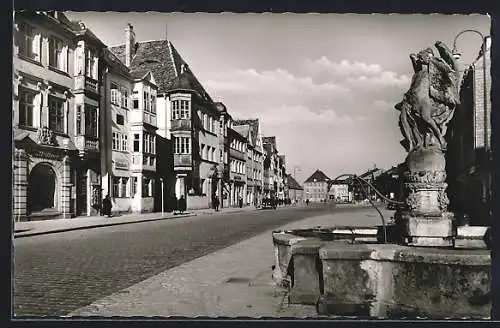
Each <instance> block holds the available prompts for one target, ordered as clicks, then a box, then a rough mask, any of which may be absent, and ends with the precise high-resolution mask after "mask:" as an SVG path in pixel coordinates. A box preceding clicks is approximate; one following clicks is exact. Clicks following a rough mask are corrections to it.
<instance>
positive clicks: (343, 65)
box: [306, 56, 382, 77]
mask: <svg viewBox="0 0 500 328" xmlns="http://www.w3.org/2000/svg"><path fill="white" fill-rule="evenodd" d="M306 66H307V67H308V68H309V69H310V70H311V71H313V72H316V73H317V72H320V71H326V72H329V73H330V74H332V75H335V76H342V77H347V76H352V75H355V76H356V75H368V76H372V75H379V74H380V73H382V67H380V65H378V64H366V63H362V62H355V63H352V64H351V63H350V62H349V61H348V60H345V59H344V60H342V61H341V62H340V63H335V62H332V61H330V59H328V58H327V57H325V56H322V57H321V58H320V59H317V60H314V61H313V60H310V59H307V61H306Z"/></svg>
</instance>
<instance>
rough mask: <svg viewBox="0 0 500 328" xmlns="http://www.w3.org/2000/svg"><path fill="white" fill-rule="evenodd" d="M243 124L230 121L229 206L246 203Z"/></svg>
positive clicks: (245, 142)
mask: <svg viewBox="0 0 500 328" xmlns="http://www.w3.org/2000/svg"><path fill="white" fill-rule="evenodd" d="M241 131H242V128H241V126H235V125H234V123H233V121H232V120H229V121H228V138H229V182H230V197H229V206H240V205H242V204H245V199H246V182H247V171H246V170H247V142H248V141H247V138H246V137H245V136H243V135H241V134H240V132H241Z"/></svg>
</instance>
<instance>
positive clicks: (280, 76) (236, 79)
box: [204, 69, 350, 97]
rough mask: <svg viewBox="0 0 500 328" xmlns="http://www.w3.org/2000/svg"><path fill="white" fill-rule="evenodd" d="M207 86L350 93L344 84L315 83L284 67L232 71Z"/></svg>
mask: <svg viewBox="0 0 500 328" xmlns="http://www.w3.org/2000/svg"><path fill="white" fill-rule="evenodd" d="M204 85H205V86H206V87H207V88H208V89H209V90H213V91H215V92H217V93H223V92H232V93H252V94H254V95H255V96H259V95H276V96H279V95H282V96H322V95H328V96H329V97H332V96H337V97H342V96H343V95H345V94H347V93H349V92H350V90H349V89H348V88H346V87H345V86H342V85H338V84H335V83H331V82H328V83H315V82H313V80H312V78H311V77H296V76H294V75H293V74H291V73H290V72H288V71H287V70H284V69H276V70H272V71H257V70H255V69H246V70H232V71H229V72H227V73H225V74H221V75H219V76H217V77H216V78H214V79H210V80H207V81H206V82H204Z"/></svg>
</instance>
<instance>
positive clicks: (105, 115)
mask: <svg viewBox="0 0 500 328" xmlns="http://www.w3.org/2000/svg"><path fill="white" fill-rule="evenodd" d="M14 23H15V24H14V37H13V52H14V53H13V99H12V100H13V111H12V112H13V122H12V123H13V138H14V154H13V155H14V157H13V216H14V219H15V220H16V221H21V220H35V219H37V218H40V219H41V218H44V219H45V218H51V217H63V218H69V217H74V216H89V215H95V214H98V212H99V210H100V208H101V204H102V199H103V197H104V196H105V195H109V196H110V197H111V200H112V205H113V211H116V212H151V211H170V210H172V209H173V208H174V207H175V206H176V203H177V200H178V199H180V198H181V197H184V198H185V199H186V201H187V207H188V208H190V209H194V208H208V207H211V206H212V204H213V201H214V200H215V199H216V197H217V198H218V199H219V200H220V206H222V207H229V206H242V205H250V204H259V203H260V202H261V200H262V199H263V198H264V197H275V198H285V197H288V188H287V181H288V179H287V174H286V163H285V156H283V155H281V154H280V153H279V151H278V147H277V141H276V138H275V137H265V136H263V135H262V131H261V127H260V122H259V120H258V119H245V120H241V119H237V118H234V117H232V116H231V114H230V110H228V108H226V106H225V105H224V104H223V103H221V102H217V101H214V100H213V99H212V98H211V97H210V95H209V94H208V93H207V92H206V90H205V89H204V87H203V86H202V85H201V83H200V82H199V81H198V80H197V78H196V76H195V75H194V74H193V72H192V71H191V70H190V68H189V66H188V64H187V63H186V62H185V61H184V60H183V59H182V57H181V55H180V54H179V52H178V51H177V50H176V49H175V47H174V46H173V44H172V43H171V42H170V41H168V40H158V41H148V42H137V41H136V36H135V31H134V29H133V26H131V25H130V24H128V25H127V26H126V28H125V33H124V41H125V42H124V44H123V45H119V46H116V47H107V46H106V45H105V44H104V43H103V42H102V41H101V40H100V39H99V38H98V37H97V36H96V35H95V34H93V33H92V31H91V30H90V29H88V28H87V27H86V26H85V25H84V24H83V23H82V22H75V21H71V20H69V19H68V18H67V17H66V16H65V15H64V13H62V12H58V11H48V12H47V11H45V12H40V11H39V12H34V11H17V12H15V19H14Z"/></svg>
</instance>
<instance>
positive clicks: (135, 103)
mask: <svg viewBox="0 0 500 328" xmlns="http://www.w3.org/2000/svg"><path fill="white" fill-rule="evenodd" d="M133 106H134V109H139V99H134V101H133Z"/></svg>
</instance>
